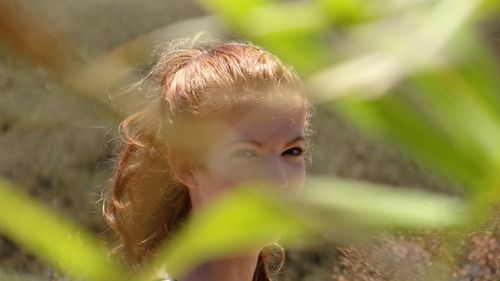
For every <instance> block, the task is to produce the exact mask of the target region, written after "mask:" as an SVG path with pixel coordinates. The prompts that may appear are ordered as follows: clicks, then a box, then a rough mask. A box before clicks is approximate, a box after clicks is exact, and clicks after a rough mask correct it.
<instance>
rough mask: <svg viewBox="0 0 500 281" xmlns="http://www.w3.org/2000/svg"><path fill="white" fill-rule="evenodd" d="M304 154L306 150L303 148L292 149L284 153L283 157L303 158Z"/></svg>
mask: <svg viewBox="0 0 500 281" xmlns="http://www.w3.org/2000/svg"><path fill="white" fill-rule="evenodd" d="M303 153H304V149H302V148H301V147H292V148H289V149H287V150H285V151H284V152H283V155H290V156H301V155H302V154H303Z"/></svg>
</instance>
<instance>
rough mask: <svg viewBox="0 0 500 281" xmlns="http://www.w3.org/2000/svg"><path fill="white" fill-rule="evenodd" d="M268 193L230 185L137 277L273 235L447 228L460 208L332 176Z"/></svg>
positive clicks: (290, 237) (291, 238)
mask: <svg viewBox="0 0 500 281" xmlns="http://www.w3.org/2000/svg"><path fill="white" fill-rule="evenodd" d="M270 190H271V189H269V188H267V189H266V188H262V187H261V186H259V185H253V186H252V185H249V186H244V187H240V188H236V189H235V190H233V191H231V192H229V194H226V195H225V196H223V198H221V199H220V200H218V201H217V202H215V203H214V204H213V205H211V206H208V207H205V208H204V209H203V210H199V212H197V213H195V214H194V217H193V219H192V220H191V221H190V222H189V223H188V224H187V225H186V226H185V227H184V228H183V229H182V230H181V231H180V232H179V233H178V235H177V236H176V237H175V238H174V239H173V240H172V241H169V243H168V245H167V247H164V248H163V249H162V250H161V251H160V254H159V255H158V256H157V258H156V259H155V262H154V263H152V265H151V266H150V267H148V268H147V269H145V271H144V272H143V273H142V275H140V276H141V279H139V280H148V279H150V278H151V276H152V274H154V272H157V271H158V270H159V268H160V267H163V266H165V267H166V269H167V272H169V274H170V273H171V274H172V275H173V276H174V277H176V276H181V275H183V274H185V273H186V272H187V271H188V270H189V269H190V268H192V267H193V266H194V265H197V264H200V263H202V262H204V261H207V260H210V259H213V258H218V257H223V256H226V255H230V254H235V253H243V252H245V251H248V250H253V249H258V248H259V247H262V245H266V244H270V243H272V242H273V240H274V239H275V238H277V237H281V238H280V239H281V241H282V242H284V243H285V244H287V245H294V244H303V243H304V242H306V243H312V242H313V241H316V240H318V239H323V238H327V239H329V240H343V241H345V240H349V239H353V236H355V237H359V236H361V237H362V236H363V233H364V235H365V236H367V235H368V234H369V233H370V232H369V231H366V230H373V229H382V228H386V227H396V228H428V227H449V226H455V225H458V224H460V223H461V222H463V221H462V219H463V217H461V216H460V215H462V214H463V213H461V211H466V210H465V205H464V204H463V202H461V201H460V200H458V199H456V198H451V197H446V196H442V195H441V196H440V195H436V194H430V193H425V192H422V191H408V190H396V189H394V188H389V187H384V186H381V185H374V184H367V183H362V182H356V181H346V180H340V179H336V178H317V177H313V178H312V179H309V180H308V181H307V183H306V186H305V190H304V193H303V194H301V195H300V196H297V197H295V196H290V194H288V193H274V192H270ZM361 229H362V230H363V231H360V230H361ZM365 238H366V237H365ZM165 261H166V262H165Z"/></svg>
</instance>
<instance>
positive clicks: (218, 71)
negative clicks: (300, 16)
mask: <svg viewBox="0 0 500 281" xmlns="http://www.w3.org/2000/svg"><path fill="white" fill-rule="evenodd" d="M156 55H157V57H158V58H157V60H156V61H157V62H156V64H155V65H154V66H153V68H152V69H151V71H149V73H148V74H147V75H146V76H145V78H144V79H143V80H142V82H145V81H148V82H152V84H153V85H155V88H154V92H155V93H157V94H156V95H155V98H154V99H153V100H151V101H150V102H149V103H148V104H146V105H145V106H144V108H143V109H142V110H140V111H139V112H137V113H134V114H132V115H130V116H128V117H127V118H126V119H125V120H123V121H122V122H121V124H120V133H121V136H122V139H123V142H122V145H121V147H120V149H119V154H118V156H117V158H116V159H115V166H114V174H113V176H112V178H111V179H110V181H109V183H108V185H107V186H106V188H105V190H104V192H103V216H104V218H105V220H106V222H107V224H108V225H109V226H110V227H111V228H112V229H114V230H115V231H116V233H117V234H118V237H119V244H118V246H117V247H116V248H114V250H113V253H118V254H120V256H121V257H122V258H123V259H124V260H125V261H126V262H127V263H128V264H129V265H130V266H131V269H132V270H135V269H137V268H138V267H139V266H140V265H141V264H142V263H143V262H144V261H145V260H147V259H148V258H150V257H151V256H152V255H154V252H155V250H156V249H157V248H158V247H159V246H160V244H162V243H164V242H165V241H168V240H169V239H170V238H172V236H173V235H174V234H175V232H176V231H177V229H178V228H179V227H180V226H181V225H182V224H183V223H185V222H186V219H187V218H188V216H189V214H190V212H191V201H190V197H189V192H188V189H187V187H186V186H185V185H183V184H182V183H180V182H179V181H177V180H176V178H175V177H174V176H173V174H172V172H171V171H170V169H169V162H168V159H167V157H166V156H167V155H168V153H169V151H171V150H175V149H183V148H182V147H180V146H178V144H179V143H182V142H183V140H184V138H185V136H184V135H183V134H182V132H181V131H182V127H183V126H182V124H181V123H182V120H184V118H186V117H189V118H194V119H197V118H198V119H199V118H204V117H206V116H214V115H216V114H219V113H221V112H228V111H232V110H233V111H235V109H236V108H238V107H239V106H241V105H243V106H244V105H249V104H255V103H262V102H265V101H268V100H269V99H270V98H273V97H275V96H276V94H272V93H276V91H269V89H270V88H269V87H271V88H277V87H289V88H291V89H294V90H295V92H298V93H300V94H298V95H290V94H289V91H288V95H290V96H286V99H297V98H298V99H299V100H302V101H303V103H302V104H303V105H304V106H307V101H306V99H305V98H304V96H303V94H302V93H303V90H302V89H303V86H302V83H301V82H300V79H299V78H298V76H297V75H296V73H295V72H294V71H293V70H292V69H291V68H290V67H288V66H285V65H284V64H283V63H282V62H281V61H280V60H279V59H278V58H277V57H275V56H274V55H272V54H270V53H269V52H267V51H264V50H263V49H262V48H260V47H258V46H255V45H252V44H249V43H239V42H233V41H230V42H220V41H210V42H202V43H197V42H196V40H183V41H177V42H174V43H170V44H169V45H168V46H167V48H162V49H161V51H160V52H158V53H156ZM142 82H141V84H142ZM217 89H225V90H227V91H217ZM228 89H231V90H228ZM281 92H284V91H281ZM191 152H192V154H190V156H195V153H199V151H196V152H193V151H191ZM183 153H190V151H188V150H186V151H183ZM270 258H274V260H275V262H270V261H269V260H270ZM276 261H277V262H276ZM283 263H284V251H283V249H282V248H281V249H280V251H277V252H276V251H273V250H272V249H271V248H269V247H266V248H264V249H263V250H262V251H261V252H260V254H259V257H258V262H257V266H256V270H255V273H254V277H253V280H255V281H257V280H258V281H268V280H271V279H272V276H273V274H275V273H277V272H279V271H280V269H281V268H282V266H283ZM271 264H274V266H272V265H271Z"/></svg>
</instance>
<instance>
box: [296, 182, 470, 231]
mask: <svg viewBox="0 0 500 281" xmlns="http://www.w3.org/2000/svg"><path fill="white" fill-rule="evenodd" d="M297 200H298V202H304V203H306V204H307V205H306V206H308V207H314V208H317V207H321V208H322V210H328V211H329V214H330V215H331V214H332V213H337V216H336V217H337V218H342V221H343V222H344V223H346V224H348V225H352V226H362V227H365V228H374V227H376V228H382V227H398V228H429V227H432V228H434V227H450V226H456V225H459V224H461V223H463V222H464V217H463V214H465V212H466V211H467V209H466V205H465V204H464V202H462V201H461V200H459V199H458V198H453V197H450V196H445V195H438V194H435V193H429V192H424V191H422V190H417V189H413V190H412V189H408V188H403V187H399V188H396V187H389V186H384V185H380V184H372V183H367V182H362V181H355V180H345V179H339V178H332V177H317V176H316V177H314V176H313V177H309V179H308V180H307V181H306V186H305V190H304V193H303V194H301V195H300V198H298V199H297ZM306 210H307V207H306ZM338 214H341V216H339V215H338ZM323 220H324V222H325V224H326V225H327V226H328V227H329V228H335V227H336V223H337V222H335V221H334V220H331V219H330V220H329V217H328V214H327V213H325V214H324V215H323Z"/></svg>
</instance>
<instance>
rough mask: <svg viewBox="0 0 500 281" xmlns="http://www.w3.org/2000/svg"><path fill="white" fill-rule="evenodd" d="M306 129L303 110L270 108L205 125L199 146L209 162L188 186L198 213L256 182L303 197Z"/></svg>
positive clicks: (224, 118) (193, 171)
mask: <svg viewBox="0 0 500 281" xmlns="http://www.w3.org/2000/svg"><path fill="white" fill-rule="evenodd" d="M305 124H306V112H305V110H304V109H303V108H297V109H288V110H286V111H285V110H280V109H279V108H277V107H267V106H260V107H253V108H251V109H249V110H247V111H246V112H240V113H239V114H238V116H237V117H235V116H226V117H223V118H220V119H216V120H211V121H208V122H206V123H204V130H203V131H204V132H200V133H201V135H202V136H203V137H202V139H200V140H199V141H198V143H200V144H201V145H202V146H203V150H204V151H205V153H204V157H203V158H202V160H201V165H200V167H199V168H197V169H193V170H192V171H191V180H190V184H188V187H189V192H190V196H191V201H192V205H193V208H194V209H197V208H199V207H200V206H202V205H204V204H206V203H207V202H209V201H211V200H213V199H214V198H216V197H218V196H219V195H220V194H221V193H222V192H224V191H226V190H228V189H231V188H232V187H234V186H236V185H238V184H241V183H245V182H252V181H259V182H264V183H268V184H271V186H273V187H275V188H276V189H278V190H280V191H282V192H291V193H294V194H297V193H299V192H300V191H301V189H302V185H303V184H304V177H305V160H304V154H303V153H304V151H305V149H306V147H305V145H306V141H305V135H304V129H305Z"/></svg>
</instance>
